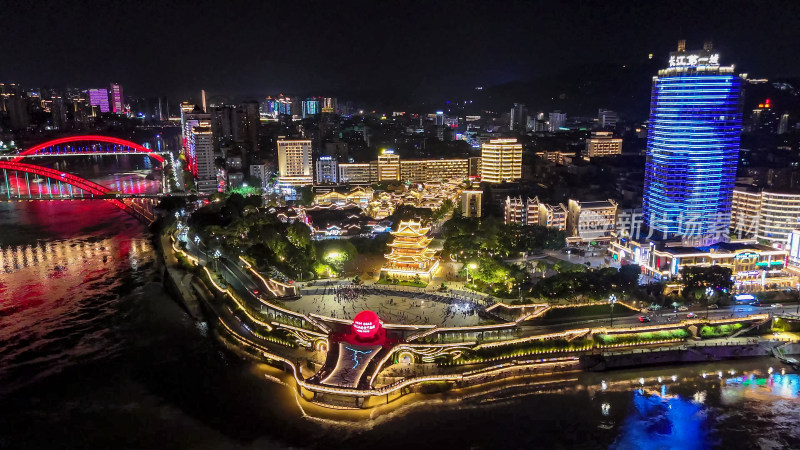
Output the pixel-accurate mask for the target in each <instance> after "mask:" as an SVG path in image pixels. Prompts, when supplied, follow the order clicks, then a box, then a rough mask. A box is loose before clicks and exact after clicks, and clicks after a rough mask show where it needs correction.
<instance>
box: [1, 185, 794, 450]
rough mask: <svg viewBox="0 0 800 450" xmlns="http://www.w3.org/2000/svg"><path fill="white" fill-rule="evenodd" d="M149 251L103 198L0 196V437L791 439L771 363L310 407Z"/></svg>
mask: <svg viewBox="0 0 800 450" xmlns="http://www.w3.org/2000/svg"><path fill="white" fill-rule="evenodd" d="M154 261H155V254H154V252H153V249H152V244H151V243H150V238H149V235H148V233H147V232H146V230H145V229H144V227H143V226H142V225H140V224H139V223H138V222H136V221H135V220H134V219H133V218H131V217H130V216H128V215H127V214H125V213H124V212H121V211H119V210H117V209H116V208H115V207H114V206H112V205H110V204H108V203H106V202H103V201H84V202H57V201H56V202H22V203H0V448H14V449H16V448H70V449H72V448H98V449H116V448H170V449H173V448H174V449H183V448H193V449H194V448H198V449H218V448H223V449H226V448H232V449H238V448H243V449H244V448H247V449H250V448H388V449H393V448H397V449H428V448H479V449H495V448H513V449H516V448H608V447H613V448H623V449H627V448H665V449H668V448H674V449H693V448H697V449H701V448H800V425H798V419H800V400H798V389H799V388H800V385H799V384H798V378H797V376H796V375H794V374H792V373H791V372H790V371H789V372H785V373H783V374H782V373H781V371H782V369H785V370H788V368H784V367H782V366H781V365H780V364H779V363H778V362H777V361H775V360H773V359H769V358H763V359H757V360H746V361H737V362H726V363H716V364H707V365H693V366H688V367H680V368H677V367H656V368H647V369H642V370H629V371H617V372H612V373H605V374H575V375H572V376H570V378H572V379H571V380H569V381H567V382H565V384H564V385H563V387H560V388H559V389H560V390H558V391H554V390H551V391H547V392H535V390H534V388H533V387H531V386H530V385H529V384H528V383H529V381H517V382H518V383H520V384H521V385H520V386H504V387H505V389H503V390H499V391H494V392H492V393H490V394H470V393H465V394H460V396H458V397H456V396H455V395H451V396H450V397H448V398H444V399H440V398H437V399H433V400H432V401H429V402H426V403H423V404H419V405H418V406H406V407H402V408H398V409H396V410H395V411H393V412H390V413H388V414H385V415H383V416H380V418H378V419H375V420H369V419H363V420H360V421H358V422H357V423H356V424H355V426H354V425H350V424H348V425H345V424H342V423H340V422H337V421H336V420H330V418H329V419H326V420H319V419H312V418H310V417H307V416H305V413H304V411H303V410H302V409H301V408H300V406H299V405H298V403H297V401H296V400H295V397H294V394H293V392H292V390H290V389H287V388H286V387H284V386H282V385H281V384H279V383H274V382H269V381H266V379H265V374H266V375H268V376H270V377H274V376H276V375H280V374H279V373H278V372H277V371H274V370H271V369H267V368H264V367H263V366H260V365H257V364H253V363H251V362H247V361H242V360H241V359H239V358H238V357H236V356H234V355H232V354H230V353H228V352H226V351H223V350H222V349H221V347H220V346H219V345H218V344H216V342H215V340H214V339H213V338H212V336H211V333H212V330H210V329H209V326H208V325H207V324H205V323H199V324H198V323H195V322H194V321H193V320H191V319H190V318H189V317H188V316H187V315H186V314H185V313H184V311H183V310H182V309H181V307H180V306H179V305H178V304H177V303H176V302H175V301H174V300H173V299H171V298H170V297H169V296H168V295H167V294H166V293H165V292H164V290H163V288H162V287H161V284H160V283H159V282H158V281H157V277H158V275H157V273H156V270H155V262H154ZM770 367H772V368H773V373H769V368H770ZM731 371H733V373H731ZM703 374H705V377H703ZM673 376H674V381H673ZM659 377H660V379H659ZM347 416H348V415H347V413H342V415H341V418H342V419H349V418H348V417H347ZM334 419H336V418H335V417H334Z"/></svg>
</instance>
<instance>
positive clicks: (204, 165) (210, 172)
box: [189, 126, 218, 192]
mask: <svg viewBox="0 0 800 450" xmlns="http://www.w3.org/2000/svg"><path fill="white" fill-rule="evenodd" d="M189 154H191V155H193V157H194V159H195V163H196V167H197V190H198V191H199V192H215V191H216V190H217V185H218V183H217V168H216V166H215V165H214V138H213V136H212V133H211V127H209V126H196V127H192V129H191V133H190V134H189Z"/></svg>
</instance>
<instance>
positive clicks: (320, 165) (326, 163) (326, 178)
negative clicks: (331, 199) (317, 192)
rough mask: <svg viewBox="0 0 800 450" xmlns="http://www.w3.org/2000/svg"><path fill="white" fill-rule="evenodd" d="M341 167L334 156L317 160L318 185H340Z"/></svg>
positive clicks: (321, 157)
mask: <svg viewBox="0 0 800 450" xmlns="http://www.w3.org/2000/svg"><path fill="white" fill-rule="evenodd" d="M338 182H339V167H338V163H337V161H336V158H334V157H333V156H320V157H319V159H317V183H318V184H326V183H333V184H335V183H338Z"/></svg>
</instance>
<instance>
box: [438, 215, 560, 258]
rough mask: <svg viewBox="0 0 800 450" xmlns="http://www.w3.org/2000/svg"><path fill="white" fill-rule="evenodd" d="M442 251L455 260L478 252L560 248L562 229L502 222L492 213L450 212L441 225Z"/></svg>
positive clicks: (505, 254)
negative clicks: (473, 215) (483, 215)
mask: <svg viewBox="0 0 800 450" xmlns="http://www.w3.org/2000/svg"><path fill="white" fill-rule="evenodd" d="M442 231H443V234H444V238H445V243H444V251H445V253H446V254H451V255H453V257H454V258H456V259H458V260H462V259H469V258H474V257H478V256H490V257H501V258H509V257H514V256H518V255H519V254H520V253H522V252H535V251H540V250H559V249H561V248H564V242H565V239H566V232H565V231H563V230H557V229H555V228H549V227H543V226H539V225H525V226H522V225H519V224H505V223H503V222H502V221H501V220H499V219H497V218H494V217H486V218H483V219H477V218H465V217H460V216H454V217H453V218H452V219H450V220H449V221H447V223H445V224H444V226H443V227H442Z"/></svg>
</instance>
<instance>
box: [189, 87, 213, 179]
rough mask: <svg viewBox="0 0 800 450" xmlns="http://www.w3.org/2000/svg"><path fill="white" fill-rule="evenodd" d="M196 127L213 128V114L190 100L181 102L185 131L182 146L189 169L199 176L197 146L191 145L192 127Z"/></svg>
mask: <svg viewBox="0 0 800 450" xmlns="http://www.w3.org/2000/svg"><path fill="white" fill-rule="evenodd" d="M195 127H209V129H211V115H210V114H206V113H205V111H203V109H202V108H200V107H199V106H195V105H193V104H192V103H190V102H183V103H181V130H182V133H183V139H182V142H181V148H182V150H183V156H184V158H185V159H186V167H187V169H188V170H189V171H190V172H192V175H194V176H195V178H197V177H198V176H199V174H198V169H197V155H196V152H195V148H194V147H192V146H191V145H189V143H190V139H191V134H192V129H194V128H195ZM212 136H213V134H212Z"/></svg>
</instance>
